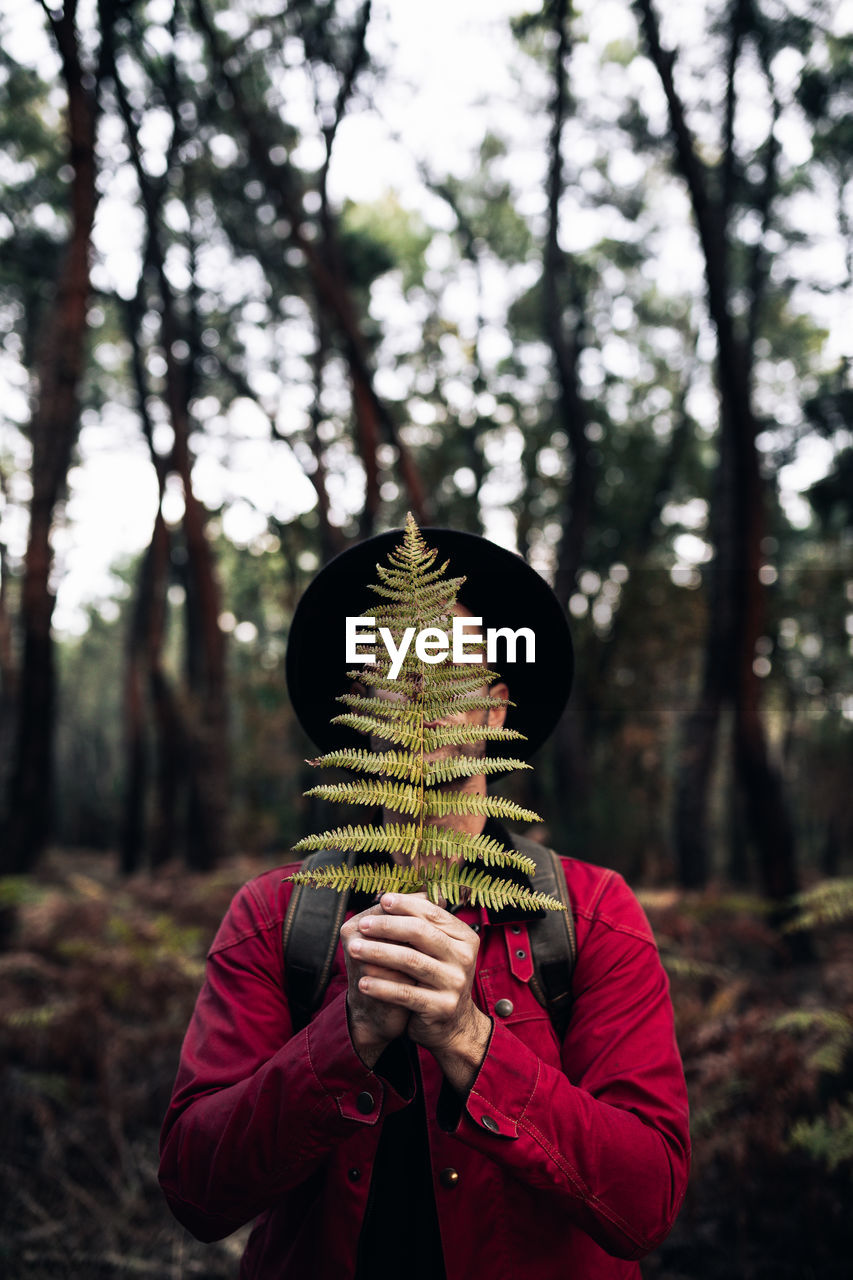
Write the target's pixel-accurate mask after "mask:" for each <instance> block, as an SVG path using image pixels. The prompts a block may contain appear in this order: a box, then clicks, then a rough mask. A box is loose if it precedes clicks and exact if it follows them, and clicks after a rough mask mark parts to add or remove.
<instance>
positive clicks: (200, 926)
mask: <svg viewBox="0 0 853 1280" xmlns="http://www.w3.org/2000/svg"><path fill="white" fill-rule="evenodd" d="M267 865H269V864H268V863H264V864H262V863H260V862H259V861H254V862H253V861H250V860H247V859H241V860H234V861H233V862H231V863H229V864H228V865H227V866H224V867H223V868H222V869H220V870H218V871H216V872H215V873H211V874H207V875H200V874H191V873H188V872H186V871H184V870H182V869H179V868H176V867H169V868H165V869H163V870H162V871H161V872H159V873H158V874H157V876H153V877H152V876H145V875H141V876H136V877H133V878H131V879H121V878H120V877H119V876H118V875H117V873H116V872H115V870H114V863H113V862H112V860H110V859H109V858H107V857H105V856H99V855H83V854H78V853H64V854H60V853H58V852H57V853H55V854H53V855H52V856H51V857H49V858H47V859H46V860H45V861H44V863H43V864H42V866H41V868H40V870H39V872H38V875H37V876H36V877H32V878H21V879H16V880H6V881H0V1081H2V1118H1V1119H0V1273H2V1275H3V1276H4V1277H6V1278H7V1280H23V1278H24V1277H26V1278H27V1280H42V1278H43V1280H83V1278H85V1280H105V1278H106V1277H124V1276H134V1275H135V1276H141V1277H144V1276H153V1277H161V1278H162V1280H180V1278H181V1277H204V1278H207V1280H218V1278H219V1277H223V1278H224V1277H229V1278H233V1277H236V1275H237V1271H238V1260H239V1257H240V1254H241V1252H242V1249H243V1245H244V1243H245V1238H246V1234H247V1229H244V1231H243V1232H240V1233H238V1234H237V1235H236V1236H232V1237H231V1238H229V1239H228V1240H225V1241H221V1242H218V1243H215V1244H209V1245H202V1244H199V1243H198V1242H196V1241H195V1240H193V1239H192V1237H190V1236H189V1235H188V1234H187V1233H186V1232H185V1231H184V1230H183V1229H182V1228H181V1227H180V1226H179V1225H178V1224H177V1223H176V1222H175V1221H174V1220H173V1219H172V1217H171V1215H170V1214H169V1212H168V1210H167V1208H166V1206H165V1202H164V1201H163V1199H162V1196H161V1193H160V1191H159V1188H158V1185H157V1178H156V1169H157V1139H158V1133H159V1127H160V1123H161V1120H162V1117H163V1114H164V1112H165V1109H166V1105H167V1102H168V1098H169V1094H170V1090H171V1086H172V1082H173V1079H174V1074H175V1068H176V1064H177V1058H178V1053H179V1050H180V1045H181V1039H182V1036H183V1033H184V1030H185V1028H186V1024H187V1021H188V1019H189V1016H190V1013H191V1010H192V1006H193V1002H194V1000H195V996H196V993H197V991H198V988H199V985H200V982H201V978H202V973H203V965H204V954H205V950H206V948H207V945H208V944H209V942H210V940H211V938H212V937H213V934H214V932H215V930H216V927H217V925H218V923H219V921H220V919H221V917H222V915H223V913H224V911H225V909H226V907H227V905H228V903H229V901H230V899H231V896H232V894H233V892H234V891H235V889H236V888H237V887H238V886H239V885H240V884H241V883H242V882H243V881H244V880H245V879H247V878H248V877H249V876H251V875H253V874H256V873H257V872H259V871H261V870H264V869H265V868H266V866H267ZM641 897H642V900H643V903H644V906H645V907H646V910H647V912H648V914H649V916H650V918H651V920H652V924H653V926H654V928H655V932H656V935H657V937H658V941H659V943H660V946H661V951H662V954H663V956H664V960H665V963H666V965H667V968H668V970H669V973H670V977H671V982H672V994H673V1000H674V1004H675V1009H676V1019H677V1028H678V1037H679V1044H680V1047H681V1051H682V1054H683V1057H684V1062H685V1069H686V1072H687V1079H688V1085H689V1088H690V1095H691V1111H692V1130H693V1144H694V1163H693V1174H692V1178H691V1186H690V1190H689V1192H688V1196H687V1200H686V1202H685V1205H684V1208H683V1210H682V1213H681V1216H680V1218H679V1221H678V1223H677V1225H676V1227H675V1230H674V1231H673V1233H672V1235H671V1236H670V1238H669V1240H668V1241H667V1242H666V1243H665V1245H664V1246H663V1247H662V1248H661V1249H660V1250H658V1251H657V1252H656V1253H655V1254H654V1255H653V1256H652V1257H651V1258H649V1259H648V1260H647V1261H646V1263H645V1264H644V1274H645V1275H646V1276H647V1277H648V1280H724V1278H725V1280H771V1278H772V1280H836V1277H837V1278H838V1280H840V1278H841V1277H842V1276H843V1277H845V1280H846V1277H847V1276H849V1274H850V1265H851V1262H850V1259H851V1257H853V1212H851V1204H853V937H851V936H850V931H849V929H848V930H847V931H845V930H843V929H834V930H833V929H829V930H825V931H822V932H821V933H820V934H818V935H817V936H815V937H814V938H813V945H814V951H815V955H814V958H812V959H811V960H809V961H807V962H805V963H802V962H801V963H799V964H796V965H793V964H790V963H788V960H787V954H786V953H787V948H786V945H785V943H784V942H780V940H779V935H778V934H776V933H775V932H774V931H773V930H772V929H771V928H770V926H769V924H768V923H767V920H766V916H765V913H764V912H763V910H762V908H761V904H760V903H759V902H757V901H755V900H753V899H751V898H749V897H747V896H734V895H731V894H724V893H723V892H721V891H716V892H708V893H704V894H690V895H687V894H681V893H676V892H671V893H648V894H641Z"/></svg>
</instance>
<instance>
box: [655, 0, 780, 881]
mask: <svg viewBox="0 0 853 1280" xmlns="http://www.w3.org/2000/svg"><path fill="white" fill-rule="evenodd" d="M636 7H637V9H638V11H639V15H640V21H641V24H642V28H643V33H644V36H645V40H646V45H647V48H648V52H649V57H650V58H651V60H652V62H653V63H654V65H655V68H656V70H657V72H658V75H659V77H660V80H661V85H662V87H663V90H664V94H665V96H666V100H667V105H668V108H669V117H670V125H671V129H672V135H673V142H674V150H675V156H676V162H677V167H678V169H679V171H680V172H681V174H682V176H683V178H684V180H685V182H686V183H687V187H688V191H689V193H690V199H691V203H692V206H693V214H694V218H695V221H696V226H697V230H698V232H699V240H700V243H701V246H702V252H703V256H704V259H705V276H706V281H707V296H708V310H709V312H710V315H711V319H712V321H713V324H714V327H715V329H716V334H717V383H718V388H719V395H720V406H721V413H720V462H719V471H718V482H717V487H716V493H715V504H714V508H713V510H712V518H713V527H712V538H713V540H714V543H715V547H716V565H715V567H714V576H713V584H712V593H711V601H710V606H711V607H710V613H709V628H708V640H707V648H706V660H705V674H704V681H703V689H702V693H701V695H700V700H699V703H698V705H697V709H696V711H695V712H694V713H693V716H692V717H691V718H690V719H689V720H688V722H687V725H686V732H687V733H689V732H690V731H691V729H694V730H696V731H697V733H698V739H699V741H698V743H697V747H696V749H695V750H693V748H692V746H691V744H690V742H689V741H688V742H687V743H685V751H686V752H687V753H688V754H687V755H686V756H685V758H684V764H683V768H682V773H681V777H680V778H679V782H678V787H677V795H678V800H677V804H676V828H677V840H678V844H679V861H680V865H681V867H682V871H684V870H685V868H687V869H688V873H689V874H690V875H691V876H692V877H694V879H695V881H696V882H697V883H702V882H703V880H704V877H705V876H707V872H708V867H707V858H706V857H705V855H704V852H703V846H702V842H703V841H704V840H705V839H706V836H705V834H704V828H702V827H700V826H698V825H697V824H698V823H701V822H702V821H703V819H704V813H705V807H706V799H707V790H708V785H709V777H710V768H711V760H712V755H713V753H712V751H709V750H708V743H707V738H708V737H710V736H712V735H713V734H714V733H715V731H716V725H717V723H718V721H719V714H720V710H721V707H722V704H723V701H724V700H727V701H731V703H732V704H733V707H734V726H735V727H734V733H735V744H734V763H735V769H736V774H737V778H738V782H739V784H740V786H741V787H742V789H743V792H744V795H745V801H746V816H747V821H748V825H749V830H750V835H751V837H752V841H753V843H754V845H755V848H756V850H757V852H758V863H759V872H760V877H761V883H762V887H763V890H764V892H765V894H767V896H768V897H770V898H773V899H777V900H778V899H779V897H780V896H784V895H786V894H790V893H793V892H795V890H796V885H797V876H796V858H795V845H794V832H793V826H792V823H791V819H790V815H789V813H788V809H787V805H786V804H785V798H784V790H783V786H782V781H781V778H780V776H779V774H778V771H777V770H776V769H775V768H774V766H773V764H772V762H771V760H770V755H769V751H768V747H767V741H766V735H765V732H764V725H763V718H762V714H761V691H760V682H759V678H758V677H757V676H756V675H755V672H754V670H753V662H754V658H755V642H756V640H757V639H758V637H759V635H760V634H761V624H762V616H763V603H764V591H763V587H762V585H761V580H760V578H759V568H760V560H761V535H762V530H763V518H764V493H763V483H762V480H761V473H760V463H759V457H758V450H757V447H756V435H757V423H756V420H755V414H754V412H753V409H752V373H751V370H752V346H751V343H752V342H754V339H755V337H756V334H757V316H758V312H759V309H760V306H761V301H762V289H763V284H764V281H765V279H766V273H765V272H764V270H763V269H762V267H761V264H760V263H759V262H758V261H757V259H756V258H753V264H752V265H753V270H752V274H751V280H750V284H751V287H752V296H751V298H750V316H749V324H748V326H747V330H746V334H745V336H744V337H743V338H741V339H739V338H738V334H737V331H736V326H735V322H734V319H733V315H732V308H731V305H730V301H731V295H732V288H733V286H732V279H731V274H730V266H731V253H730V249H729V244H728V226H729V215H730V207H731V206H730V201H731V200H732V194H731V193H732V190H733V185H734V184H733V180H732V173H733V168H734V163H735V159H734V153H733V145H734V143H733V120H734V115H735V96H734V95H735V83H736V80H735V76H736V71H737V62H738V54H739V51H740V47H741V43H742V41H743V39H744V38H745V31H746V27H747V23H748V20H749V17H750V13H749V10H748V7H747V6H746V5H745V4H744V3H743V0H735V2H734V4H733V7H732V14H731V17H732V23H731V42H730V58H729V66H728V94H727V106H726V120H727V125H726V139H725V141H726V154H725V155H724V158H723V183H722V190H721V193H720V196H719V197H718V198H716V199H714V198H713V197H712V195H711V192H710V189H709V184H708V181H707V176H706V172H705V170H704V168H703V166H702V164H701V163H700V161H699V158H698V154H697V151H696V147H695V143H694V141H693V138H692V136H691V134H690V131H689V128H688V126H687V122H686V118H685V114H684V107H683V104H682V102H681V99H680V97H679V96H678V93H677V91H676V88H675V82H674V78H673V64H674V55H673V54H672V53H671V52H669V51H667V50H664V49H663V48H662V47H661V43H660V32H659V28H658V22H657V16H656V14H655V11H654V8H653V5H652V0H636ZM759 42H760V36H759ZM776 156H777V147H776V144H775V141H774V139H773V137H772V133H771V134H770V136H769V137H768V141H767V145H766V148H765V181H764V184H763V188H762V192H761V207H760V208H759V209H758V212H759V213H760V214H761V215H762V224H763V225H766V223H767V219H768V213H769V209H770V205H771V203H772V200H773V198H774V196H775V194H776V185H777V183H776V176H775V162H776ZM697 842H698V843H697ZM703 858H704V865H703Z"/></svg>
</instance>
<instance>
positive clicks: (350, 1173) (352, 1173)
mask: <svg viewBox="0 0 853 1280" xmlns="http://www.w3.org/2000/svg"><path fill="white" fill-rule="evenodd" d="M347 1177H348V1178H349V1180H350V1182H358V1180H359V1178H360V1177H361V1170H360V1169H347Z"/></svg>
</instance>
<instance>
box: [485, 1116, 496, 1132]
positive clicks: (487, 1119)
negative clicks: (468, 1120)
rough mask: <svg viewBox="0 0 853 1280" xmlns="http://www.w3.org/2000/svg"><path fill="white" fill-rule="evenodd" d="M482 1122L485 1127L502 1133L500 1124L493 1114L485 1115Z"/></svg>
mask: <svg viewBox="0 0 853 1280" xmlns="http://www.w3.org/2000/svg"><path fill="white" fill-rule="evenodd" d="M481 1122H482V1125H483V1128H484V1129H491V1131H492V1133H500V1131H501V1129H500V1125H499V1124H498V1122H497V1120H493V1119H492V1117H491V1116H483V1117H482V1121H481Z"/></svg>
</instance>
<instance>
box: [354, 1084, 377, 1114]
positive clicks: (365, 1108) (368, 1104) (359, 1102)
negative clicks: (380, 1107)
mask: <svg viewBox="0 0 853 1280" xmlns="http://www.w3.org/2000/svg"><path fill="white" fill-rule="evenodd" d="M355 1105H356V1108H357V1110H359V1111H360V1112H361V1114H362V1115H363V1116H369V1115H370V1113H371V1111H372V1110H373V1107H374V1102H373V1094H372V1093H368V1092H367V1090H366V1089H365V1091H364V1093H360V1094H359V1095H358V1097H357V1098H356V1100H355Z"/></svg>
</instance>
